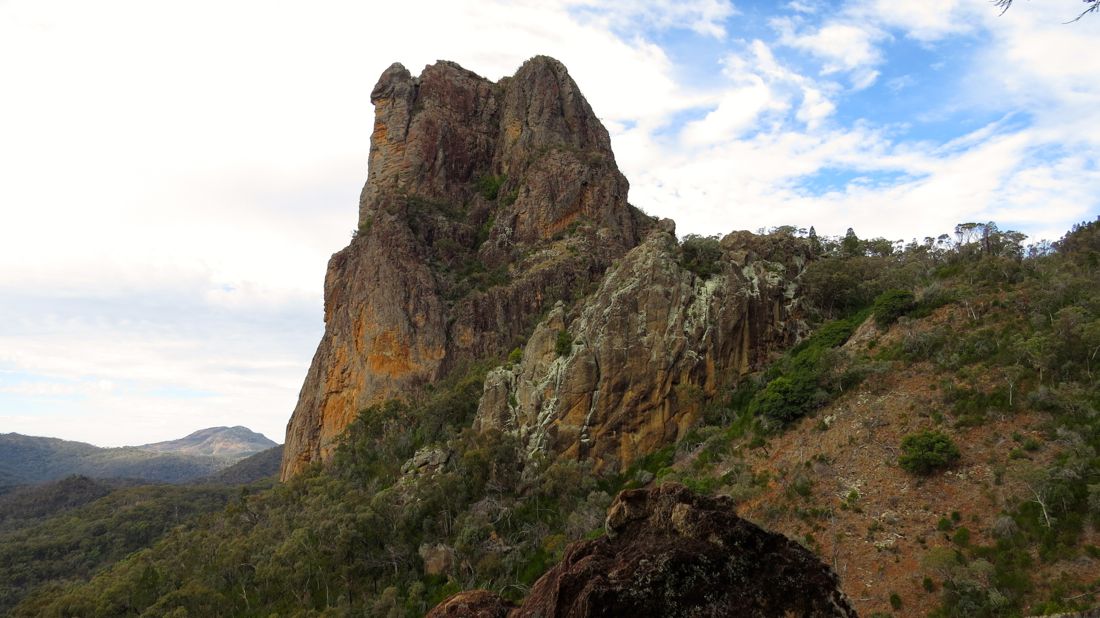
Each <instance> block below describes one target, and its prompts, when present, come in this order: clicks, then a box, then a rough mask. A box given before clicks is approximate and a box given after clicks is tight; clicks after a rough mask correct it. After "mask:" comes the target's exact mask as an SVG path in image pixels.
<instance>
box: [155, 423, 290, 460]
mask: <svg viewBox="0 0 1100 618" xmlns="http://www.w3.org/2000/svg"><path fill="white" fill-rule="evenodd" d="M277 445H278V443H277V442H275V441H274V440H269V439H268V438H267V436H265V435H263V434H261V433H256V432H255V431H252V430H251V429H249V428H247V427H242V426H240V425H237V426H235V427H208V428H206V429H200V430H198V431H196V432H194V433H192V434H190V435H188V436H186V437H183V438H180V439H178V440H168V441H165V442H154V443H152V444H143V445H141V446H138V447H136V448H139V449H141V450H143V451H151V452H154V453H176V454H179V455H197V456H202V457H218V458H223V459H232V460H240V459H243V458H245V457H248V456H249V455H253V454H255V453H258V452H260V451H265V450H267V449H269V448H271V447H273V446H277Z"/></svg>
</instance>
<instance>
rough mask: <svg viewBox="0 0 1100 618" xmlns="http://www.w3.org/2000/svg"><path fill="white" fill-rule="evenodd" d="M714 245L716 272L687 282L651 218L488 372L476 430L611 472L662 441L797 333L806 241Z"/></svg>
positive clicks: (739, 235)
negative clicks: (582, 294)
mask: <svg viewBox="0 0 1100 618" xmlns="http://www.w3.org/2000/svg"><path fill="white" fill-rule="evenodd" d="M721 247H722V257H721V258H720V259H719V261H718V269H717V273H716V274H712V275H710V276H708V277H705V278H704V277H700V276H697V275H695V274H694V273H693V272H691V271H689V270H687V269H686V268H685V267H683V266H682V265H681V261H682V260H681V248H680V246H679V245H678V243H677V241H676V237H675V235H674V233H673V227H672V222H671V221H663V222H661V224H660V225H658V226H656V227H655V228H654V229H653V230H651V231H650V233H649V235H648V236H647V238H646V239H645V240H644V242H642V244H640V245H639V246H638V247H636V248H634V249H633V250H631V251H630V252H629V253H627V254H626V255H625V256H624V257H623V258H622V259H621V260H619V262H618V263H616V264H615V266H613V267H612V268H611V269H609V270H608V272H607V275H606V276H605V277H604V278H603V280H602V281H601V283H600V286H599V289H598V290H597V291H596V293H595V294H593V295H592V296H590V297H588V298H587V299H585V301H584V302H583V303H582V304H581V305H580V306H579V307H577V308H575V309H574V310H572V311H570V310H567V309H566V307H565V306H564V305H558V306H556V307H555V308H554V309H553V310H552V311H551V312H550V314H549V315H548V316H547V318H546V319H545V320H543V321H542V322H541V323H540V324H539V325H538V326H537V327H536V329H535V331H534V333H533V334H532V336H531V337H530V339H529V341H528V342H527V345H526V348H525V350H524V354H523V359H522V361H521V362H520V363H519V364H518V365H513V366H509V367H502V368H499V369H497V370H494V371H493V372H491V373H490V374H489V376H488V378H487V379H486V382H485V391H484V395H483V396H482V399H481V402H480V404H479V409H478V416H477V420H476V424H477V426H478V427H480V428H483V429H484V428H487V427H494V428H499V429H503V430H505V431H511V432H515V433H518V434H519V435H520V437H521V438H522V439H523V440H524V441H525V442H526V444H527V447H528V449H529V451H530V452H532V453H535V452H539V451H542V452H547V453H550V454H554V455H561V456H565V457H573V458H577V459H588V460H591V461H593V462H594V464H595V465H596V467H597V469H610V470H617V469H622V468H624V467H625V466H627V465H629V464H630V463H631V462H632V461H633V460H634V459H636V458H638V457H639V456H642V455H645V454H647V453H650V452H652V451H654V450H656V449H658V448H660V447H662V446H664V445H666V444H671V443H673V442H674V441H675V440H676V439H677V438H678V437H681V436H682V434H683V433H684V432H685V431H686V430H687V429H688V428H690V427H691V426H692V425H693V424H695V423H696V422H697V421H698V420H699V417H700V415H701V413H702V403H703V401H704V400H706V399H709V398H711V397H713V396H714V395H715V394H716V393H717V392H718V390H719V389H720V388H722V387H724V386H729V385H731V384H733V383H735V382H736V381H737V380H738V379H739V378H740V377H742V376H744V375H745V374H747V373H749V372H750V371H753V370H756V369H759V368H761V367H762V366H763V365H764V364H765V363H766V361H767V360H768V358H769V356H770V355H771V354H772V353H774V352H775V351H777V350H782V349H785V348H786V347H788V346H790V345H791V344H792V343H794V342H795V341H796V340H797V339H798V337H799V336H801V334H802V333H803V331H804V329H805V324H804V322H803V321H802V320H800V319H799V318H800V316H801V313H802V312H801V304H800V301H799V300H798V298H799V297H798V295H797V289H798V286H797V278H798V277H799V275H800V274H801V272H802V269H803V267H804V266H805V264H806V261H807V259H808V257H809V255H810V248H809V245H808V244H807V243H806V242H805V241H803V240H799V239H797V238H793V237H782V236H755V235H752V234H749V233H747V232H736V233H733V234H730V235H728V236H726V237H725V238H724V239H722V241H721ZM562 333H565V334H562ZM559 338H560V339H561V340H562V342H563V343H565V342H566V341H572V344H571V345H569V346H560V345H559ZM563 352H564V353H563Z"/></svg>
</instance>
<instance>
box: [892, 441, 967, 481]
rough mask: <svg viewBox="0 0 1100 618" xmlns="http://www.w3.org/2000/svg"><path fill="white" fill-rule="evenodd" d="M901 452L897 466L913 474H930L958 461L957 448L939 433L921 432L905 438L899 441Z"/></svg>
mask: <svg viewBox="0 0 1100 618" xmlns="http://www.w3.org/2000/svg"><path fill="white" fill-rule="evenodd" d="M901 451H902V453H901V456H900V457H898V464H899V465H900V466H901V467H902V469H903V470H905V471H906V472H911V473H913V474H922V475H927V474H932V473H933V472H935V471H937V470H942V469H943V468H946V467H948V466H950V465H951V464H953V463H955V462H956V461H958V459H959V447H957V446H955V443H954V442H952V441H951V438H948V437H947V436H946V435H944V434H943V433H942V432H939V431H922V432H921V433H916V434H910V435H908V436H905V437H904V438H902V440H901Z"/></svg>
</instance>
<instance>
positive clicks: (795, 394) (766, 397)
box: [749, 374, 818, 426]
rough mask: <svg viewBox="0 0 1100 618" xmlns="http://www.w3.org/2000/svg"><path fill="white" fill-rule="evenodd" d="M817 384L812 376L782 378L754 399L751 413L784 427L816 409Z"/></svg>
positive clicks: (771, 383)
mask: <svg viewBox="0 0 1100 618" xmlns="http://www.w3.org/2000/svg"><path fill="white" fill-rule="evenodd" d="M817 390H818V389H817V384H816V382H815V381H814V380H813V379H812V376H804V375H799V374H795V375H793V376H791V377H788V376H780V377H778V378H776V379H774V380H772V381H771V382H768V385H767V386H766V387H765V388H764V390H762V391H760V392H759V393H757V394H756V396H755V397H753V399H752V401H751V402H750V403H749V412H751V413H752V414H753V415H762V416H763V417H764V418H765V419H767V420H768V421H770V422H771V423H772V424H775V425H779V426H783V425H786V424H787V423H789V422H791V421H793V420H795V419H797V418H800V417H802V416H803V415H805V414H806V413H807V412H809V411H811V410H812V409H813V408H814V407H815V402H816V400H817V397H816V394H817Z"/></svg>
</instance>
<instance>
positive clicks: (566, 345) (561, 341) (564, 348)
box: [554, 330, 573, 356]
mask: <svg viewBox="0 0 1100 618" xmlns="http://www.w3.org/2000/svg"><path fill="white" fill-rule="evenodd" d="M554 351H555V352H557V353H558V356H569V354H570V353H572V352H573V338H572V337H570V336H569V331H567V330H559V331H558V338H557V340H556V341H555V342H554Z"/></svg>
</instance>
